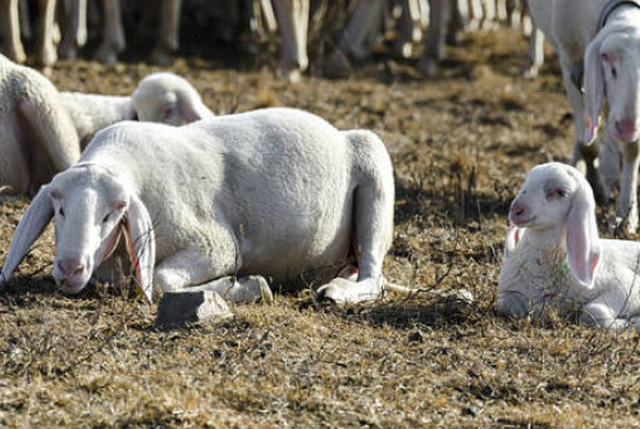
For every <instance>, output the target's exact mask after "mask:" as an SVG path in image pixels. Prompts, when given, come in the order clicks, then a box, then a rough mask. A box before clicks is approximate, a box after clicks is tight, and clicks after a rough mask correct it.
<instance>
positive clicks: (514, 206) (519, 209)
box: [509, 201, 526, 220]
mask: <svg viewBox="0 0 640 429" xmlns="http://www.w3.org/2000/svg"><path fill="white" fill-rule="evenodd" d="M525 212H526V209H525V206H524V205H523V204H521V203H520V202H519V201H514V202H512V203H511V207H510V208H509V219H511V220H514V219H517V218H519V217H522V215H524V214H525Z"/></svg>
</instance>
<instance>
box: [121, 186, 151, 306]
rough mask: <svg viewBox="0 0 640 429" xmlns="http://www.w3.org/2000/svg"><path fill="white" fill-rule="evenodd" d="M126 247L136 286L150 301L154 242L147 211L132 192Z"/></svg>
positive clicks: (126, 229)
mask: <svg viewBox="0 0 640 429" xmlns="http://www.w3.org/2000/svg"><path fill="white" fill-rule="evenodd" d="M124 226H125V228H124V230H125V235H126V238H127V249H128V251H129V257H130V258H131V265H132V266H133V269H134V272H135V273H136V279H137V280H138V286H139V287H140V289H141V290H142V294H143V295H144V297H145V299H146V300H147V301H148V302H149V303H151V300H152V294H153V268H154V266H155V259H156V242H155V234H154V232H153V224H152V223H151V217H149V212H148V211H147V208H146V207H145V206H144V203H143V202H142V201H140V199H139V198H138V197H137V196H136V195H134V194H132V195H131V197H130V200H129V209H128V211H127V217H126V221H125V225H124Z"/></svg>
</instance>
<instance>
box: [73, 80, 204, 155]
mask: <svg viewBox="0 0 640 429" xmlns="http://www.w3.org/2000/svg"><path fill="white" fill-rule="evenodd" d="M60 96H61V98H62V101H63V103H64V105H65V107H66V108H67V110H68V111H69V114H70V115H71V118H72V119H73V122H74V124H75V126H76V129H77V131H78V136H79V137H80V140H81V142H82V146H83V147H84V146H86V143H88V142H89V140H90V138H91V137H92V136H93V134H95V133H96V132H97V131H98V130H101V129H102V128H105V127H107V126H109V125H111V124H114V123H116V122H119V121H123V120H126V119H137V120H139V121H145V122H146V121H149V122H161V123H165V124H168V125H175V126H178V125H184V124H188V123H190V122H194V121H197V120H199V119H202V118H209V117H212V116H214V114H213V112H211V110H209V108H207V107H206V106H205V105H204V103H203V102H202V99H201V97H200V94H198V91H197V90H196V89H195V88H194V87H193V86H192V85H191V84H190V83H189V82H188V81H187V80H186V79H184V78H182V77H180V76H178V75H176V74H173V73H169V72H162V73H154V74H151V75H149V76H147V77H145V78H144V79H142V80H141V81H140V83H138V87H137V88H136V90H135V91H134V93H133V94H132V95H131V96H130V97H126V96H109V95H98V94H84V93H80V92H62V93H60Z"/></svg>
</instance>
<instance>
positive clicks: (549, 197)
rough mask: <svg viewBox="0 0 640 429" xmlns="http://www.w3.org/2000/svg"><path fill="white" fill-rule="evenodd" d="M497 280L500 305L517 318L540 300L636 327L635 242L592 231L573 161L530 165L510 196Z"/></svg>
mask: <svg viewBox="0 0 640 429" xmlns="http://www.w3.org/2000/svg"><path fill="white" fill-rule="evenodd" d="M509 219H510V221H511V223H512V226H511V227H510V229H509V231H508V233H507V239H506V242H505V252H504V261H503V265H502V270H501V271H500V277H499V279H498V297H497V307H498V311H499V312H501V313H503V314H507V315H511V316H515V317H523V316H525V315H527V314H529V313H533V314H534V315H537V314H538V313H539V312H540V311H542V310H543V308H544V307H545V306H549V307H555V308H557V309H559V310H560V311H561V312H562V311H573V310H578V311H579V312H580V321H581V322H583V323H586V324H592V325H597V326H601V327H605V328H609V329H623V328H626V327H627V326H629V325H630V324H633V325H635V327H636V328H638V329H640V293H639V292H640V277H639V274H640V243H637V242H634V241H623V240H605V239H600V238H599V237H598V227H597V224H596V216H595V200H594V198H593V191H592V190H591V187H590V186H589V183H588V182H587V180H586V179H585V178H584V176H583V175H582V174H581V173H580V172H579V171H578V170H577V169H575V168H574V167H571V166H569V165H565V164H560V163H555V162H554V163H548V164H543V165H539V166H537V167H535V168H533V169H532V170H531V171H530V172H529V174H528V176H527V178H526V181H525V183H524V185H523V186H522V188H521V189H520V192H518V195H517V197H516V198H515V200H514V201H513V202H512V203H511V209H510V212H509Z"/></svg>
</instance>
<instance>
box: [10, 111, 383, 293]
mask: <svg viewBox="0 0 640 429" xmlns="http://www.w3.org/2000/svg"><path fill="white" fill-rule="evenodd" d="M393 205H394V180H393V168H392V165H391V160H390V159H389V155H388V153H387V151H386V148H385V146H384V144H383V143H382V142H381V141H380V139H379V138H378V137H377V136H376V135H375V134H374V133H372V132H369V131H363V130H353V131H338V130H336V129H335V128H334V127H333V126H331V125H330V124H329V123H327V122H326V121H324V120H323V119H321V118H319V117H317V116H315V115H312V114H309V113H306V112H303V111H300V110H295V109H264V110H258V111H254V112H249V113H243V114H237V115H227V116H220V117H216V118H211V119H207V120H202V121H198V122H195V123H193V124H190V125H187V126H184V127H180V128H177V127H169V126H166V125H163V124H153V123H132V122H123V123H121V124H116V125H113V126H111V127H109V128H107V129H105V130H103V131H100V132H99V133H98V134H97V135H96V136H95V138H94V139H93V140H92V142H91V144H90V145H89V146H88V148H87V150H86V151H85V152H84V153H83V155H82V158H81V160H80V162H79V163H78V164H76V165H75V166H73V167H71V168H69V169H68V170H66V171H64V172H62V173H60V174H58V175H56V176H55V178H54V179H53V180H52V181H51V183H49V184H48V185H46V186H44V187H43V188H42V189H41V190H40V192H39V193H38V195H37V196H36V197H35V198H34V200H33V201H32V203H31V205H30V206H29V208H28V209H27V211H26V212H25V214H24V216H23V217H22V219H21V220H20V223H19V224H18V228H17V230H16V232H15V235H14V237H13V241H12V243H11V247H10V249H9V252H8V254H7V257H6V260H5V263H4V266H3V268H2V275H1V276H0V287H1V285H2V284H4V283H5V282H6V281H8V280H9V279H10V278H11V276H12V275H13V272H14V270H15V269H16V267H17V266H18V264H19V263H20V261H21V260H22V258H23V257H24V256H25V254H26V253H27V250H28V249H29V246H31V244H32V243H33V242H34V241H35V240H36V239H37V238H38V236H39V235H40V234H41V232H42V230H43V229H44V228H45V226H46V225H47V224H48V223H49V221H50V220H51V218H52V217H53V218H54V219H55V241H56V249H57V251H56V257H55V262H54V268H53V276H54V279H55V280H56V283H57V284H59V285H60V286H62V288H63V289H64V290H66V291H68V292H71V293H77V292H79V291H81V290H82V289H83V288H84V287H85V285H86V284H87V282H89V280H90V278H91V277H92V275H94V274H98V276H99V277H100V278H113V274H112V273H109V272H98V271H99V270H98V267H99V266H100V264H101V263H102V262H103V261H104V260H105V259H107V258H108V257H109V255H110V254H111V253H112V251H113V249H114V248H115V247H116V245H117V243H118V239H119V237H120V235H121V232H124V234H123V235H125V237H126V241H127V244H128V249H129V254H130V259H131V261H132V263H133V267H135V272H136V274H137V278H138V282H139V285H140V287H141V288H142V290H143V292H144V295H145V297H146V298H147V299H149V300H151V297H152V287H153V285H154V284H155V286H156V287H157V288H158V289H160V290H162V291H170V290H180V289H184V288H188V287H193V286H198V288H200V289H202V290H212V291H216V292H219V293H221V294H222V295H223V296H224V297H226V298H227V299H229V300H231V301H247V300H255V299H259V298H261V297H262V298H267V299H268V297H270V296H271V292H270V291H269V288H268V286H267V283H266V281H265V278H272V279H273V281H274V282H275V284H276V285H278V286H279V285H287V286H289V285H291V284H292V283H294V284H295V283H298V284H300V283H302V284H303V285H307V286H308V284H309V283H307V282H309V281H315V282H317V283H316V284H321V285H322V284H324V286H322V287H321V288H320V290H319V294H320V295H321V296H322V297H326V298H329V299H331V300H333V301H336V302H339V303H346V302H359V301H366V300H372V299H375V298H377V297H378V296H379V295H380V294H381V292H382V288H383V276H382V262H383V259H384V256H385V254H386V253H387V250H388V249H389V246H390V244H391V239H392V233H393ZM349 264H355V266H356V267H357V271H356V273H354V271H353V270H351V269H347V270H346V272H344V270H343V272H344V274H343V275H344V278H336V277H337V276H338V273H339V272H340V271H341V268H343V267H345V266H349ZM254 275H258V276H254ZM235 276H237V277H238V280H237V281H236V280H235ZM263 276H264V277H263ZM301 277H303V279H302V282H301V281H300V280H301ZM351 279H353V280H351Z"/></svg>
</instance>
